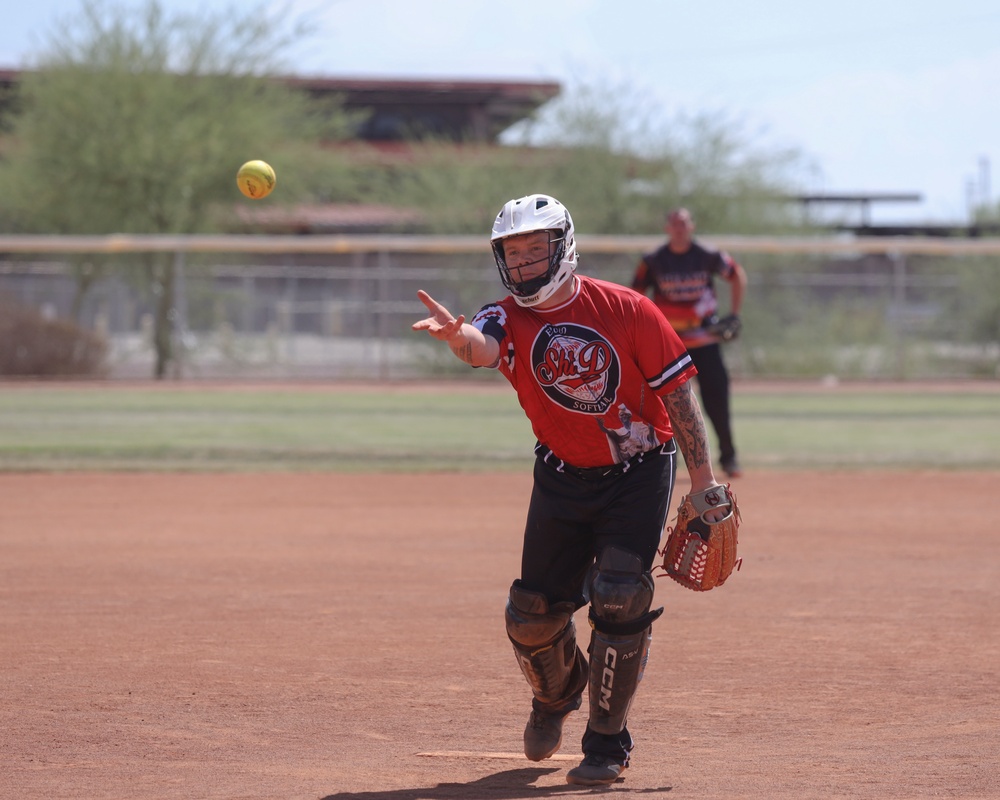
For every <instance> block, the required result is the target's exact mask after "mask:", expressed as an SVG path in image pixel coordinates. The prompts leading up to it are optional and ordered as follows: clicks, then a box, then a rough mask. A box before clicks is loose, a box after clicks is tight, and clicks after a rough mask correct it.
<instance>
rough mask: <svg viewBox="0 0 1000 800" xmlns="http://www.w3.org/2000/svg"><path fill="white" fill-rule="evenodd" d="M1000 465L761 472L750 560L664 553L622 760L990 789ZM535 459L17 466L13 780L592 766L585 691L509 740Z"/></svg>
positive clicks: (406, 780)
mask: <svg viewBox="0 0 1000 800" xmlns="http://www.w3.org/2000/svg"><path fill="white" fill-rule="evenodd" d="M998 485H1000V474H997V473H992V474H980V473H971V472H936V473H932V472H906V473H894V474H886V473H874V472H866V473H841V472H834V473H820V472H810V473H803V474H784V473H780V472H772V471H769V472H760V473H752V474H750V475H748V476H747V477H745V478H743V479H741V480H740V481H739V482H738V483H737V484H735V488H736V489H737V493H738V496H739V500H740V503H741V506H742V508H743V516H744V534H743V538H742V555H743V557H744V564H743V568H742V570H741V572H739V573H738V574H737V575H736V576H734V577H733V578H732V579H731V581H730V582H729V583H727V584H726V586H724V587H722V588H721V589H718V590H716V591H714V592H711V593H709V594H706V595H695V594H694V593H691V592H687V591H685V590H684V589H681V588H680V587H679V586H677V585H676V584H673V583H671V582H670V581H668V580H667V579H661V580H658V581H657V600H658V602H659V603H661V604H663V605H665V606H666V608H667V613H666V614H665V615H664V617H663V618H662V619H661V620H660V621H659V622H657V624H656V626H655V628H654V638H653V649H652V653H651V658H650V666H649V669H648V670H647V673H646V679H645V681H644V682H643V684H642V686H641V688H640V690H639V696H638V698H637V701H636V705H635V707H634V709H633V712H632V716H631V724H630V727H631V728H632V730H633V733H634V734H635V736H636V740H637V747H636V750H635V753H634V755H633V763H632V767H631V768H630V769H628V770H627V771H626V773H625V779H624V780H623V781H621V782H619V783H618V784H616V785H615V786H613V787H611V788H610V789H605V790H603V791H604V792H605V793H622V792H626V793H635V794H642V795H650V796H654V797H658V796H662V797H669V798H675V799H677V798H697V800H709V799H710V798H744V797H746V798H751V797H752V798H769V799H773V798H795V799H796V800H802V799H803V798H880V799H881V798H919V797H949V798H997V797H1000V763H998V758H1000V757H998V753H1000V722H998V720H1000V708H998V701H997V680H998V676H997V671H998V665H1000V637H998V628H997V625H998V620H1000V580H998V576H1000V534H998V533H997V531H996V518H997V516H998V515H997V513H996V512H997V510H998V501H997V500H996V494H995V492H996V488H997V486H998ZM678 488H679V490H680V491H683V490H684V488H685V485H684V483H683V482H681V484H680V485H679V487H678ZM528 490H529V476H528V475H516V474H515V475H511V474H503V475H471V476H461V475H419V476H414V475H406V476H386V475H381V476H377V477H369V476H347V475H340V474H322V475H319V474H306V475H302V474H300V475H287V474H285V475H212V476H208V475H136V474H125V475H100V474H64V475H48V474H37V475H16V474H4V475H0V497H2V504H0V555H2V558H0V578H2V581H0V630H2V637H0V667H2V671H0V676H2V677H0V680H2V685H3V705H2V712H0V713H2V717H0V720H2V723H3V724H2V727H0V762H2V767H0V796H2V797H4V798H18V800H26V799H27V798H45V799H46V800H51V798H88V799H98V798H122V799H123V800H125V799H126V798H127V799H128V800H135V799H136V798H156V799H157V800H162V799H165V798H198V800H206V799H207V798H254V799H256V798H262V799H263V798H268V799H272V798H280V799H281V800H290V799H292V798H314V799H318V798H337V800H361V799H362V798H363V799H364V800H422V799H424V798H427V799H430V800H436V799H439V798H440V799H442V800H443V799H444V798H470V799H475V798H502V799H504V800H513V799H514V798H538V797H552V796H561V795H581V794H582V795H589V794H593V793H594V792H593V791H592V790H582V789H578V788H574V787H569V786H567V785H566V784H565V777H564V776H565V771H566V769H567V768H568V767H569V766H572V765H573V764H574V763H575V762H576V760H577V758H578V749H579V737H580V735H581V734H582V732H583V725H584V716H583V714H580V713H577V714H574V715H573V716H571V717H570V719H569V722H568V723H567V740H566V742H565V744H564V746H563V750H562V753H561V754H560V756H559V757H557V758H556V759H554V760H552V761H548V762H544V763H541V764H535V763H532V762H528V761H526V760H525V759H524V758H523V755H519V752H520V748H521V733H522V730H523V725H524V721H525V718H526V716H527V711H528V707H529V694H528V690H527V686H526V684H525V683H524V681H523V679H522V678H521V675H520V673H519V672H518V670H517V666H516V664H515V661H514V656H513V653H512V651H511V649H510V645H509V644H508V642H507V640H506V636H505V634H504V630H503V605H504V601H505V599H506V593H507V588H508V586H509V584H510V581H511V579H512V578H513V577H515V576H516V572H517V567H518V561H519V545H520V531H521V524H522V519H523V512H524V508H525V503H526V500H527V494H528ZM677 499H678V498H677V497H675V506H676V500H677ZM579 622H580V628H581V630H583V631H586V630H587V625H586V622H585V621H584V620H582V619H581V620H580V621H579Z"/></svg>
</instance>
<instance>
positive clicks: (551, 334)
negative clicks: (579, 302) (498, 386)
mask: <svg viewBox="0 0 1000 800" xmlns="http://www.w3.org/2000/svg"><path fill="white" fill-rule="evenodd" d="M531 369H532V372H533V373H534V376H535V380H537V381H538V384H539V385H540V386H541V387H542V390H543V391H544V392H545V394H546V395H548V397H549V399H550V400H552V401H553V402H555V403H558V404H559V405H561V406H562V407H563V408H567V409H569V410H570V411H576V412H579V413H581V414H604V412H606V411H607V410H608V408H610V407H611V404H612V402H614V399H615V395H616V394H617V392H618V384H619V381H620V379H621V365H620V364H619V363H618V354H617V353H616V352H615V349H614V348H613V347H612V346H611V344H610V342H608V340H607V339H605V338H604V337H603V336H601V335H600V334H599V333H598V332H597V331H595V330H593V329H592V328H586V327H584V326H583V325H575V324H572V323H562V324H559V325H546V326H545V327H543V328H542V329H541V330H540V331H539V332H538V336H537V337H536V338H535V342H534V344H533V345H532V347H531Z"/></svg>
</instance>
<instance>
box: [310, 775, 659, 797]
mask: <svg viewBox="0 0 1000 800" xmlns="http://www.w3.org/2000/svg"><path fill="white" fill-rule="evenodd" d="M558 771H559V770H558V769H557V768H553V767H523V768H521V769H508V770H504V771H503V772H497V773H494V774H493V775H487V776H485V777H483V778H479V779H478V780H474V781H469V782H468V783H439V784H438V785H437V786H430V787H426V788H418V789H386V790H385V791H381V792H380V791H373V792H337V794H328V795H327V796H326V797H324V798H323V800H519V799H520V798H527V797H532V798H534V797H562V796H566V795H579V794H581V793H583V794H592V793H593V792H595V791H600V792H614V791H627V792H629V793H630V794H651V793H654V792H669V791H670V790H671V789H672V788H673V787H671V786H664V787H661V788H659V789H629V788H628V787H627V786H626V785H625V784H624V782H622V783H619V784H618V785H615V784H612V785H611V786H598V787H587V786H570V785H569V784H566V785H565V786H535V785H534V783H535V781H536V780H538V779H539V778H540V777H542V776H543V775H548V774H550V773H552V772H558Z"/></svg>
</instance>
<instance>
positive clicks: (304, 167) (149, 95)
mask: <svg viewBox="0 0 1000 800" xmlns="http://www.w3.org/2000/svg"><path fill="white" fill-rule="evenodd" d="M284 18H285V17H284V16H282V12H280V11H274V10H273V9H272V10H270V11H269V10H268V9H267V7H266V5H261V6H260V7H257V8H247V7H243V8H234V9H231V10H228V11H225V12H222V13H214V14H213V13H207V12H206V13H196V14H177V15H174V16H168V15H167V14H166V13H165V11H164V8H163V4H162V3H161V2H159V0H145V2H143V3H141V4H140V5H138V6H135V7H134V8H123V7H119V6H107V5H105V4H104V3H102V2H99V0H84V2H83V3H82V7H81V10H80V12H79V15H78V16H77V17H74V18H70V19H66V20H65V21H63V22H62V23H61V24H59V25H58V26H57V27H56V28H55V29H54V30H53V31H52V32H51V34H50V36H49V38H48V41H47V45H46V47H45V49H44V51H43V53H42V55H41V56H40V57H39V59H38V63H37V65H36V66H35V68H34V69H32V70H29V71H27V74H26V76H25V79H24V81H23V84H22V86H21V88H20V95H19V97H18V103H17V114H16V116H15V118H14V119H13V121H12V123H11V135H10V141H11V145H10V146H9V148H8V151H7V153H6V156H7V157H6V159H5V161H4V164H3V172H4V175H3V178H4V180H5V182H6V183H7V185H8V186H9V190H8V191H7V192H6V193H5V199H4V211H5V212H6V215H7V216H8V218H9V219H11V220H12V221H13V223H12V225H13V227H14V229H15V230H20V231H22V232H38V233H52V234H108V233H144V234H190V233H202V232H212V231H217V230H221V229H224V228H225V227H226V226H227V225H228V224H230V223H231V221H232V216H233V214H234V213H235V209H236V208H237V206H238V205H239V204H240V203H249V202H253V201H246V200H243V199H242V198H241V196H240V195H238V194H237V190H236V182H235V176H236V170H237V168H238V167H239V165H240V164H241V163H243V161H247V160H250V159H252V158H264V159H265V160H267V161H268V162H269V163H271V164H272V166H274V167H275V170H276V171H277V173H278V175H279V186H280V188H281V192H280V196H281V197H282V198H283V199H284V200H285V201H287V202H291V201H293V200H295V199H297V198H301V197H305V196H308V195H310V194H314V193H317V192H320V191H323V187H324V186H330V185H334V186H340V187H342V188H341V191H347V189H346V188H345V187H346V186H347V184H345V181H344V180H343V179H342V177H343V176H345V175H346V173H345V172H344V171H343V169H342V168H341V167H339V166H338V164H337V162H336V161H334V160H332V159H331V158H330V157H329V156H327V155H326V153H325V152H324V151H323V150H321V149H320V147H319V143H320V142H329V141H332V140H337V139H342V138H346V137H348V136H349V135H350V133H351V132H352V130H353V126H354V125H355V124H356V123H357V118H356V117H355V116H352V115H350V114H347V113H345V112H344V111H343V110H342V108H341V106H340V104H339V101H335V102H332V103H325V104H323V105H322V106H320V105H319V104H317V102H315V101H312V100H310V99H309V98H308V97H307V96H306V95H305V94H304V93H301V92H297V91H293V90H292V89H290V88H289V87H288V86H287V85H286V84H284V83H283V82H282V81H281V80H279V79H278V77H279V75H280V74H281V67H282V66H283V62H282V60H281V58H282V53H283V52H284V51H285V50H287V49H288V47H289V46H290V45H291V44H292V43H293V42H295V41H297V40H298V39H299V38H300V37H302V36H304V35H305V34H306V33H307V29H306V28H305V27H303V26H302V25H301V24H298V23H292V24H290V25H289V24H282V23H281V22H280V20H281V19H284ZM273 197H274V196H273V195H272V198H273ZM268 202H274V201H273V200H269V201H268ZM111 266H112V263H111V262H104V263H97V261H96V260H95V259H94V258H93V257H89V258H88V259H87V261H86V262H85V263H80V264H78V265H77V266H76V267H75V269H76V273H77V276H78V281H79V283H78V286H79V289H80V292H81V293H82V292H84V291H86V289H87V287H88V286H89V284H90V283H91V282H92V281H93V280H95V279H96V278H97V277H98V276H100V275H101V274H104V273H105V272H106V271H107V270H108V269H109V268H111ZM129 274H131V275H137V274H138V275H139V276H141V281H142V285H143V286H144V287H145V289H146V290H148V291H149V292H150V294H151V301H152V302H153V304H154V308H155V314H154V319H155V323H154V330H155V334H154V338H155V349H156V366H155V374H156V376H157V377H163V376H164V375H165V374H166V372H167V369H168V366H169V364H170V363H171V361H172V360H173V359H174V357H175V353H174V351H173V342H174V335H173V331H172V321H173V316H174V312H173V307H174V293H175V285H174V284H175V280H176V269H175V265H174V261H173V257H172V256H171V255H169V254H154V253H150V254H147V255H146V256H145V257H144V258H141V263H140V264H139V267H138V270H137V269H136V267H135V265H134V263H133V264H132V266H131V268H130V270H129Z"/></svg>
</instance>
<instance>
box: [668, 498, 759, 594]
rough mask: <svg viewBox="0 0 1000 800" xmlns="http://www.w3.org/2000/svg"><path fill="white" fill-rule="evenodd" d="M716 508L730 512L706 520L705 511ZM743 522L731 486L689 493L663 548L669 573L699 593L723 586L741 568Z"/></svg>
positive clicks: (682, 502)
mask: <svg viewBox="0 0 1000 800" xmlns="http://www.w3.org/2000/svg"><path fill="white" fill-rule="evenodd" d="M713 508H728V509H729V512H728V513H727V514H726V516H725V517H724V518H723V519H722V520H721V521H719V522H706V521H705V513H706V512H707V511H709V510H711V509H713ZM741 521H742V520H741V519H740V509H739V507H738V506H737V505H736V496H735V495H734V494H733V492H732V490H731V489H730V488H729V486H728V485H726V486H713V487H712V488H711V489H706V490H705V491H703V492H697V493H696V494H689V495H687V496H685V497H684V499H683V500H682V501H681V505H680V508H678V509H677V522H676V523H675V524H674V527H673V528H669V529H668V531H669V533H668V536H667V543H666V544H665V545H664V546H663V549H662V550H661V551H660V555H662V556H663V565H662V566H663V569H664V570H665V571H666V574H667V575H669V576H670V577H671V578H673V579H674V580H675V581H677V582H678V583H679V584H680V585H681V586H684V587H686V588H688V589H693V590H694V591H696V592H707V591H708V590H709V589H713V588H715V587H716V586H721V585H722V584H723V583H725V582H726V578H728V577H729V576H730V575H731V574H732V572H733V568H734V567H735V568H736V569H737V570H738V569H739V568H740V564H741V561H740V560H737V558H736V541H737V535H738V533H739V530H740V522H741Z"/></svg>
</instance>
